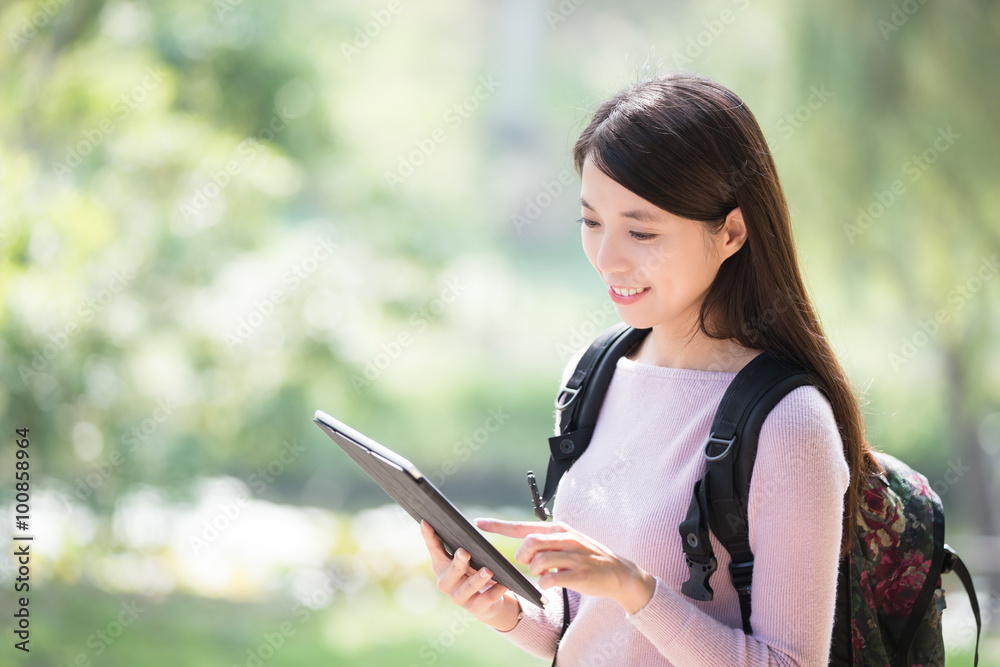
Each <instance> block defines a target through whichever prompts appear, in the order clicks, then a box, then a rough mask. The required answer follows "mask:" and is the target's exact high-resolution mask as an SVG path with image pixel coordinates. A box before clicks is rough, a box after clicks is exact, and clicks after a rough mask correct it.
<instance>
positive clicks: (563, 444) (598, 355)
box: [535, 323, 649, 514]
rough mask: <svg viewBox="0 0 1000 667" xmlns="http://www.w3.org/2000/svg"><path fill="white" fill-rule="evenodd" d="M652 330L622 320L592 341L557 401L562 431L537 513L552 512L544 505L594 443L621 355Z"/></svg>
mask: <svg viewBox="0 0 1000 667" xmlns="http://www.w3.org/2000/svg"><path fill="white" fill-rule="evenodd" d="M648 333H649V329H633V328H632V327H630V326H628V325H625V324H622V323H619V324H616V325H614V326H612V327H610V328H609V329H608V330H606V331H605V332H604V333H602V334H601V335H600V336H598V337H597V338H596V339H595V340H594V342H593V343H591V344H590V347H589V348H587V351H586V352H584V353H583V356H582V357H580V361H579V362H577V364H576V369H575V370H574V371H573V374H572V375H570V377H569V380H568V381H567V382H566V386H565V387H562V388H561V389H560V391H559V394H558V396H557V397H556V402H555V407H556V409H557V410H561V411H562V412H561V416H560V419H559V435H557V436H553V437H551V438H549V452H550V454H551V456H550V457H549V468H548V471H547V472H546V474H545V489H544V490H543V491H542V495H541V500H540V505H539V503H538V502H536V504H535V505H536V510H535V511H536V514H540V510H541V511H543V512H545V513H546V514H548V510H545V509H544V508H545V505H547V504H548V503H549V501H551V500H552V497H553V496H554V495H555V493H556V488H557V487H558V486H559V480H560V479H562V476H563V475H564V474H565V473H566V471H567V470H569V469H570V467H571V466H572V465H573V462H574V461H576V459H578V458H579V457H580V456H581V455H582V454H583V452H584V451H586V449H587V446H588V445H589V444H590V437H591V436H592V435H593V434H594V426H595V425H596V424H597V416H598V414H599V413H600V411H601V405H602V404H603V403H604V394H605V392H607V390H608V385H609V384H611V378H612V376H613V375H614V374H615V365H616V364H617V362H618V359H619V358H620V357H622V356H624V355H625V353H626V352H628V351H629V350H631V349H632V348H633V347H635V345H636V343H638V342H639V341H640V340H642V339H643V338H644V337H645V336H646V334H648Z"/></svg>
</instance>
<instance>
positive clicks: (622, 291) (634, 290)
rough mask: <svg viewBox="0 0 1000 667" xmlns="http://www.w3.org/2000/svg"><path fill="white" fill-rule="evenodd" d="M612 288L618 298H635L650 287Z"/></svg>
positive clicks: (612, 286)
mask: <svg viewBox="0 0 1000 667" xmlns="http://www.w3.org/2000/svg"><path fill="white" fill-rule="evenodd" d="M610 287H611V291H612V292H614V293H615V294H617V295H618V296H635V295H636V294H642V293H643V292H645V291H647V290H648V289H649V288H648V287H615V286H614V285H610Z"/></svg>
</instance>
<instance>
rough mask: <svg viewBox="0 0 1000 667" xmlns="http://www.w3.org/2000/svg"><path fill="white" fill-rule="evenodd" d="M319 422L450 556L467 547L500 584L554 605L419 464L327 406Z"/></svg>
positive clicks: (472, 558) (476, 562) (319, 413)
mask: <svg viewBox="0 0 1000 667" xmlns="http://www.w3.org/2000/svg"><path fill="white" fill-rule="evenodd" d="M313 421H314V422H316V424H318V425H319V427H320V428H321V429H323V431H324V432H325V433H326V434H327V435H328V436H330V438H331V439H332V440H333V441H334V442H336V443H337V444H338V445H340V448H341V449H343V450H344V451H345V452H347V455H348V456H350V457H351V458H352V459H354V461H355V463H357V464H358V465H359V466H361V468H362V470H364V471H365V472H366V473H368V476H369V477H371V478H372V479H373V480H375V482H376V483H377V484H378V485H379V486H381V487H382V489H383V490H384V491H385V492H386V493H388V494H389V496H390V497H391V498H392V499H393V500H395V501H396V502H397V503H399V506H400V507H402V508H403V509H404V510H406V512H407V514H409V515H410V516H412V517H413V518H414V519H416V521H417V523H420V520H421V519H424V520H426V521H427V523H429V524H430V525H431V528H433V529H434V532H436V533H437V534H438V536H440V538H441V541H442V542H443V543H444V547H445V551H446V552H447V553H448V555H449V556H453V555H454V553H455V550H456V549H458V548H459V547H462V548H463V549H465V550H466V551H468V552H469V556H470V558H469V565H470V567H472V568H474V569H476V570H478V569H479V568H481V567H483V566H484V565H485V566H486V567H488V568H489V569H490V571H491V572H492V573H493V580H494V581H496V582H497V583H499V584H502V585H504V586H506V587H507V588H509V589H510V590H512V591H514V592H515V593H517V594H519V595H520V596H522V597H523V598H524V599H526V600H528V601H529V602H532V603H533V604H535V605H536V606H538V607H542V606H544V605H546V604H548V600H547V599H546V598H545V596H544V595H542V592H541V591H540V590H538V588H537V587H536V586H535V585H534V584H532V583H531V582H530V581H528V579H527V577H525V576H524V575H523V574H522V573H521V571H520V570H518V569H517V567H516V566H515V565H514V564H513V563H511V562H510V561H509V560H507V559H506V558H505V557H504V555H503V554H501V553H500V552H499V551H497V549H496V547H494V546H493V545H492V544H490V542H489V541H487V539H486V537H485V536H484V535H483V534H482V533H481V532H479V529H478V528H476V527H475V526H473V525H472V524H471V523H469V520H468V519H466V518H465V517H464V516H462V514H461V513H460V512H459V511H458V510H457V509H455V506H454V505H452V504H451V502H449V501H448V499H447V498H445V497H444V495H442V493H441V492H440V491H438V489H437V487H435V486H434V484H432V483H431V481H430V480H429V479H427V478H426V477H424V476H423V475H422V474H421V473H420V471H419V470H417V468H416V466H414V465H413V464H412V463H410V462H409V461H407V460H406V459H405V458H403V457H402V456H400V455H399V454H397V453H396V452H394V451H392V450H391V449H389V448H388V447H383V446H382V445H380V444H378V443H377V442H375V441H374V440H372V439H371V438H369V437H367V436H365V435H363V434H361V433H358V432H357V431H355V430H354V429H353V428H351V427H350V426H347V425H346V424H344V423H342V422H339V421H337V420H336V419H334V418H333V417H331V416H330V415H328V414H326V413H325V412H323V411H322V410H317V411H316V416H315V417H314V418H313Z"/></svg>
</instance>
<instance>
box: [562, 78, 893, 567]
mask: <svg viewBox="0 0 1000 667" xmlns="http://www.w3.org/2000/svg"><path fill="white" fill-rule="evenodd" d="M587 158H590V160H591V162H592V163H593V164H594V166H595V167H597V168H598V169H600V170H601V171H602V172H603V173H604V174H606V175H607V176H608V177H610V178H611V179H612V180H614V181H616V182H617V183H618V184H620V185H622V186H623V187H625V188H626V189H628V190H630V191H632V192H633V193H635V194H637V195H639V196H640V197H642V198H643V199H645V200H646V201H648V202H650V203H652V204H654V205H656V206H658V207H660V208H662V209H664V210H666V211H669V212H670V213H673V214H674V215H677V216H680V217H682V218H688V219H690V220H696V221H699V222H701V223H703V224H704V225H705V228H706V229H707V230H708V232H710V233H713V234H714V233H716V232H718V231H719V230H720V229H721V228H722V226H723V224H724V223H725V219H726V215H727V214H728V213H729V212H730V211H731V210H733V209H734V208H736V207H737V206H738V207H739V208H740V211H741V212H742V214H743V220H744V222H745V224H746V227H747V239H746V242H745V243H744V245H743V247H742V248H740V250H739V251H737V252H736V254H734V255H733V256H731V257H730V258H729V259H727V260H726V261H725V262H723V263H722V266H721V267H720V268H719V273H718V275H717V276H716V278H715V281H714V282H713V283H712V285H711V287H710V288H709V291H708V293H707V294H706V296H705V300H704V302H703V303H702V305H701V312H700V313H699V320H698V326H699V328H700V330H701V331H702V332H704V334H705V335H706V336H708V337H710V338H715V339H720V340H726V339H734V340H735V341H736V342H738V343H739V344H740V345H742V346H744V347H747V348H751V349H760V350H767V351H769V352H772V353H774V354H775V355H778V356H783V357H786V358H790V359H793V360H795V361H797V362H798V363H800V364H802V365H803V366H805V367H806V368H807V369H808V370H810V371H811V372H812V373H813V374H814V375H815V377H816V378H817V380H818V387H819V389H820V390H821V391H822V392H823V394H824V395H825V396H826V398H827V400H828V401H829V402H830V405H831V407H832V408H833V414H834V417H835V418H836V420H837V426H838V428H839V430H840V437H841V440H842V441H843V445H844V455H845V457H846V459H847V465H848V466H849V468H850V471H851V480H850V485H849V487H848V490H847V494H846V496H845V499H844V503H845V507H844V525H843V529H844V530H843V539H842V542H841V554H846V553H847V552H848V551H849V550H850V548H851V545H852V543H853V536H854V529H855V525H856V522H857V519H856V516H857V513H856V509H857V507H858V505H859V501H860V498H859V496H860V489H861V488H862V483H863V481H864V478H865V476H866V475H869V474H871V473H873V472H876V471H879V470H880V469H881V467H880V466H879V465H878V463H877V462H876V461H875V459H874V457H873V456H872V451H871V449H870V448H869V446H868V443H867V442H866V440H865V424H864V417H863V415H862V413H861V407H860V404H859V401H858V398H857V396H856V395H855V394H854V391H853V389H852V387H851V383H850V380H849V379H848V377H847V375H846V374H845V373H844V370H843V368H842V367H841V365H840V363H839V362H838V360H837V357H836V355H835V354H834V352H833V350H832V349H831V347H830V344H829V343H828V342H827V340H826V337H825V336H824V335H823V331H822V328H821V326H820V323H819V320H818V319H817V318H816V314H815V312H814V311H813V307H812V304H811V303H810V301H809V297H808V295H807V294H806V289H805V285H804V284H803V282H802V275H801V273H800V271H799V265H798V261H797V259H796V255H795V247H794V243H793V241H792V229H791V224H790V222H789V214H788V203H787V202H786V201H785V194H784V192H783V191H782V189H781V183H780V182H779V181H778V172H777V169H776V168H775V166H774V160H773V159H772V158H771V152H770V150H769V149H768V146H767V142H766V141H765V139H764V135H763V133H762V132H761V130H760V126H759V125H758V123H757V119H756V118H754V115H753V114H752V113H751V112H750V109H748V108H747V106H746V105H745V104H744V103H743V100H741V99H740V98H739V97H738V96H737V95H736V94H734V93H733V92H732V91H730V90H728V89H727V88H726V87H724V86H722V85H720V84H718V83H716V82H715V81H712V80H711V79H708V78H706V77H703V76H698V75H693V74H670V75H664V76H658V77H655V78H652V79H648V80H646V81H642V82H640V83H637V84H634V85H632V86H630V87H628V88H626V89H625V90H623V91H622V92H620V93H618V94H617V95H615V96H614V97H612V98H611V99H609V100H607V101H606V102H604V103H603V104H601V105H600V107H598V109H597V111H596V112H595V113H594V117H593V119H592V120H591V121H590V124H589V125H588V126H587V128H586V129H585V130H584V131H583V133H582V134H581V135H580V138H579V139H578V140H577V142H576V145H575V146H574V147H573V161H574V164H575V166H576V170H577V172H578V173H580V174H581V176H582V174H583V164H584V161H585V160H586V159H587Z"/></svg>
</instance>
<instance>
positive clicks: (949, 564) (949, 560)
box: [941, 544, 983, 666]
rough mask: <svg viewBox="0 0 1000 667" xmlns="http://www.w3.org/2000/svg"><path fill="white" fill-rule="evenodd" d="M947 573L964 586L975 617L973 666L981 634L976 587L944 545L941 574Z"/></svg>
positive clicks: (965, 569)
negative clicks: (951, 574) (953, 574)
mask: <svg viewBox="0 0 1000 667" xmlns="http://www.w3.org/2000/svg"><path fill="white" fill-rule="evenodd" d="M949 572H954V573H955V576H957V577H958V579H959V581H961V582H962V585H963V586H965V592H966V593H968V595H969V603H970V604H971V605H972V615H973V616H975V617H976V655H975V658H974V662H973V663H972V664H973V665H974V666H975V665H978V664H979V635H981V634H982V632H983V619H982V617H981V616H980V615H979V599H978V598H977V597H976V587H975V586H973V585H972V576H971V575H970V574H969V569H968V568H967V567H965V563H963V562H962V559H961V558H959V557H958V554H957V553H955V552H954V551H952V549H951V547H950V546H948V545H947V544H946V545H944V563H943V564H942V566H941V573H942V574H947V573H949Z"/></svg>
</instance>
